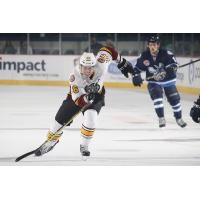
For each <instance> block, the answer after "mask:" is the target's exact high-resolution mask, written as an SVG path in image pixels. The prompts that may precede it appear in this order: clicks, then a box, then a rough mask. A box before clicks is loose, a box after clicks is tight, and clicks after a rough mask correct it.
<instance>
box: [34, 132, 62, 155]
mask: <svg viewBox="0 0 200 200" xmlns="http://www.w3.org/2000/svg"><path fill="white" fill-rule="evenodd" d="M61 135H62V133H61V134H53V133H51V132H49V133H48V139H47V140H46V141H45V142H44V143H43V144H42V145H41V146H40V147H39V148H38V149H37V150H36V152H35V156H42V155H43V154H45V153H48V152H49V151H51V150H52V149H53V148H54V147H55V145H56V144H57V143H58V142H59V138H60V136H61Z"/></svg>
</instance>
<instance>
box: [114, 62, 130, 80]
mask: <svg viewBox="0 0 200 200" xmlns="http://www.w3.org/2000/svg"><path fill="white" fill-rule="evenodd" d="M117 67H118V69H119V70H120V71H121V72H122V74H123V75H124V76H125V77H126V78H128V73H131V74H133V67H132V64H131V63H130V62H128V61H127V60H126V59H125V58H123V59H122V62H120V63H119V64H118V65H117Z"/></svg>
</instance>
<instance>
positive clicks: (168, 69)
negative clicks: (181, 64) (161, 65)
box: [165, 64, 178, 74]
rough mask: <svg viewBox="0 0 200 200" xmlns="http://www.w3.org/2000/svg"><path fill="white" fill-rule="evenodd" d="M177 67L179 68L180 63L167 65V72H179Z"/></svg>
mask: <svg viewBox="0 0 200 200" xmlns="http://www.w3.org/2000/svg"><path fill="white" fill-rule="evenodd" d="M177 69H178V65H177V64H172V65H170V66H168V67H166V69H165V70H166V72H167V73H169V74H173V73H176V72H177Z"/></svg>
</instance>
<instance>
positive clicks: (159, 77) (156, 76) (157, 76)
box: [153, 68, 167, 81]
mask: <svg viewBox="0 0 200 200" xmlns="http://www.w3.org/2000/svg"><path fill="white" fill-rule="evenodd" d="M166 74H167V73H166V71H165V70H164V69H163V68H159V69H158V71H157V72H156V73H155V74H154V75H153V78H154V79H155V80H156V81H162V80H163V79H164V78H165V76H166Z"/></svg>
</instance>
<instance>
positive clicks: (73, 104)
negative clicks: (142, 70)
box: [35, 47, 132, 157]
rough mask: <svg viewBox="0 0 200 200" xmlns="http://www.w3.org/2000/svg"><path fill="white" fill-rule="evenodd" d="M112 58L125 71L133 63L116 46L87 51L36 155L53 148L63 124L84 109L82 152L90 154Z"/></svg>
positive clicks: (76, 68) (72, 75)
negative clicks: (104, 83) (120, 53)
mask: <svg viewBox="0 0 200 200" xmlns="http://www.w3.org/2000/svg"><path fill="white" fill-rule="evenodd" d="M111 61H115V62H117V63H118V65H120V67H121V68H123V70H125V71H130V70H131V69H130V68H132V66H131V64H130V63H129V62H128V61H126V60H125V59H124V58H123V59H122V58H121V56H120V55H119V54H118V53H117V51H116V50H114V49H112V48H109V47H103V48H101V49H100V50H99V52H98V54H97V57H95V56H94V54H93V53H86V52H85V53H83V55H82V56H81V58H80V64H79V66H77V67H75V68H74V71H73V73H72V74H71V75H70V77H69V83H70V91H69V93H68V95H67V98H66V99H65V100H64V101H63V103H62V105H61V106H60V108H59V110H58V112H57V114H56V116H55V123H54V125H53V127H52V128H51V129H50V130H49V132H48V135H47V139H46V141H45V142H44V143H43V144H42V145H41V146H40V147H39V148H38V149H37V151H36V152H35V155H36V156H41V155H43V154H45V153H47V152H49V151H50V150H52V149H53V147H54V146H55V145H56V144H57V143H58V142H59V139H60V137H61V135H62V133H63V132H62V129H63V127H64V126H65V125H66V126H69V125H70V124H71V122H72V121H73V118H74V117H75V116H76V115H77V114H79V113H80V112H82V113H83V115H84V119H83V123H82V128H81V144H80V152H81V155H82V156H84V157H88V156H90V151H89V149H88V147H89V143H90V141H91V139H92V137H93V135H94V131H95V128H96V122H97V118H98V114H99V113H100V110H101V108H102V107H103V106H104V105H105V103H104V95H105V88H104V86H103V82H104V76H105V73H106V72H107V68H108V65H109V64H110V63H111Z"/></svg>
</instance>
